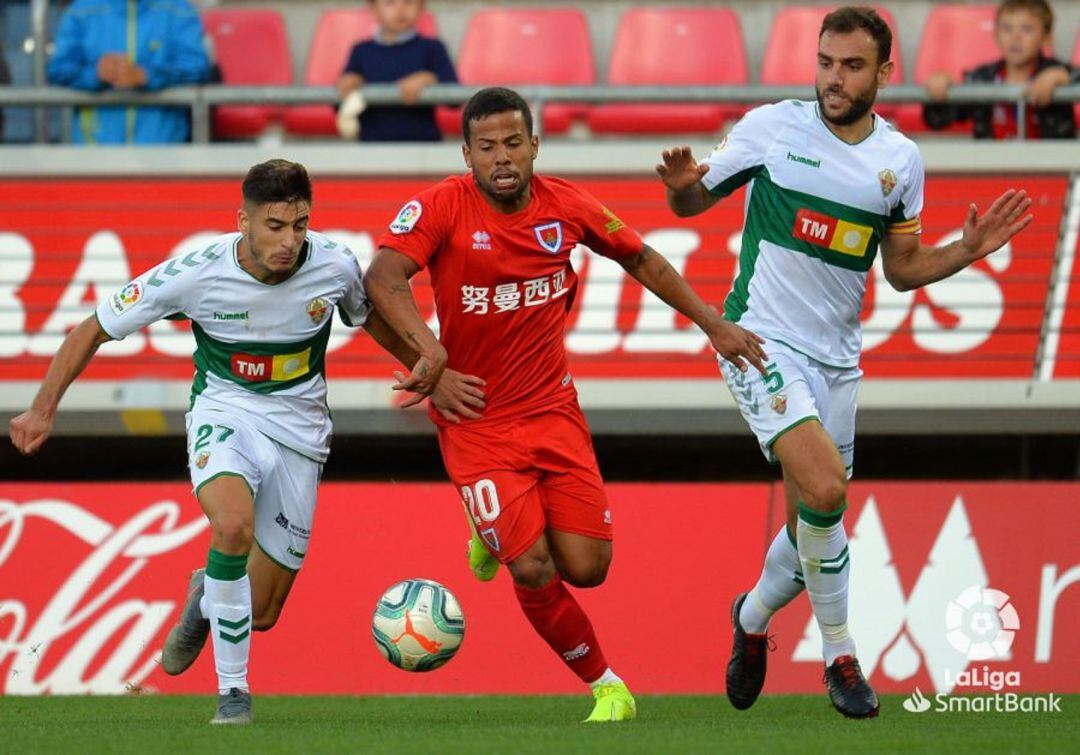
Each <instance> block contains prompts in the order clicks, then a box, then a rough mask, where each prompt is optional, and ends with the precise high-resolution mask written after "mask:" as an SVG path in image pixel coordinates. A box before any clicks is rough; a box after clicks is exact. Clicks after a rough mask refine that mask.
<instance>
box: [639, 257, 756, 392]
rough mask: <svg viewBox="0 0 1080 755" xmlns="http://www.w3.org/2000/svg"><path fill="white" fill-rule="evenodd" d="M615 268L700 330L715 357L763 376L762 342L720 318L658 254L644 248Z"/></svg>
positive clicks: (714, 309) (747, 331)
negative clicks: (747, 363)
mask: <svg viewBox="0 0 1080 755" xmlns="http://www.w3.org/2000/svg"><path fill="white" fill-rule="evenodd" d="M619 264H621V265H622V266H623V269H624V270H626V272H627V273H629V274H630V275H631V276H632V277H633V278H634V279H635V280H637V281H638V282H640V283H641V285H643V286H645V288H647V289H649V290H650V291H652V292H653V293H654V294H656V295H657V296H658V297H659V298H660V300H661V301H663V302H664V303H665V304H667V305H668V306H669V307H671V308H672V309H674V310H676V311H678V312H681V313H682V314H684V315H686V316H687V317H689V318H690V319H691V320H692V321H693V322H694V323H695V324H696V325H697V326H698V327H699V328H701V329H702V331H704V333H705V335H707V336H708V337H709V341H710V343H712V346H713V348H714V349H716V353H718V354H720V356H722V357H724V358H725V359H727V360H728V361H730V362H731V363H732V364H734V365H735V366H736V367H738V368H739V369H740V370H743V371H745V370H746V365H745V363H744V362H743V361H742V359H743V358H745V359H746V360H748V361H749V362H750V364H752V365H753V366H754V367H755V368H756V369H757V370H758V371H759V372H761V373H762V374H764V372H765V360H766V359H767V358H768V357H766V355H765V351H764V349H762V348H761V344H762V343H763V342H764V341H763V339H762V338H760V337H759V336H757V335H755V334H754V333H751V332H750V331H749V330H745V329H743V328H741V327H739V326H738V325H736V324H735V323H733V322H729V321H727V320H725V319H724V318H722V317H721V316H720V314H719V313H718V312H717V311H716V308H715V307H710V306H709V305H708V304H706V303H705V302H704V301H702V300H701V297H700V296H698V295H697V293H696V292H695V291H694V289H692V288H690V284H689V283H687V282H686V279H685V278H683V277H682V276H681V275H679V272H678V271H677V270H676V269H675V268H673V267H672V266H671V263H669V262H668V261H667V260H666V259H664V256H663V255H662V254H660V253H659V252H658V251H656V250H655V249H653V248H652V247H650V246H649V245H648V244H645V245H644V246H643V247H642V250H641V253H640V254H637V255H635V256H633V257H630V258H627V259H624V260H620V261H619Z"/></svg>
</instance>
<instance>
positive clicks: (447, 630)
mask: <svg viewBox="0 0 1080 755" xmlns="http://www.w3.org/2000/svg"><path fill="white" fill-rule="evenodd" d="M371 635H372V637H374V638H375V645H376V646H377V647H378V648H379V652H380V653H382V656H383V658H385V659H386V660H388V661H390V663H392V664H394V665H395V666H397V667H398V668H400V669H404V670H405V671H431V670H433V669H437V668H439V666H442V665H443V664H444V663H446V662H447V661H449V660H450V659H451V658H453V657H454V653H456V652H457V651H458V648H460V647H461V641H462V640H463V639H465V615H464V614H463V613H462V612H461V605H460V604H459V603H458V601H457V598H455V597H454V594H453V593H452V592H450V591H449V590H447V589H446V588H445V587H443V586H442V585H440V584H439V583H438V582H433V581H432V580H430V579H406V580H405V581H404V582H398V583H397V584H396V585H394V586H393V587H391V588H390V589H389V590H387V591H386V592H384V593H383V595H382V597H381V598H379V603H378V605H376V606H375V615H374V616H372V617H371Z"/></svg>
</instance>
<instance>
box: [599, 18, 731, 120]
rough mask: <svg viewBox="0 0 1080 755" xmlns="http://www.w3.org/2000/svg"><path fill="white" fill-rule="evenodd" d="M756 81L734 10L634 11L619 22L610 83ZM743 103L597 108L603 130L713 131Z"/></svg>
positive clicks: (605, 106) (612, 55)
mask: <svg viewBox="0 0 1080 755" xmlns="http://www.w3.org/2000/svg"><path fill="white" fill-rule="evenodd" d="M748 80H749V78H748V75H747V68H746V51H745V48H744V46H743V37H742V29H741V28H740V27H739V19H738V16H736V15H735V13H734V11H732V10H731V9H729V8H708V9H706V8H678V7H663V6H662V7H658V8H633V9H631V10H628V11H627V12H626V13H624V14H623V16H622V18H621V19H620V20H619V29H618V32H617V33H616V35H615V44H614V47H613V49H612V53H611V67H610V70H609V73H608V83H609V84H613V85H634V84H652V85H665V84H683V85H692V84H745V83H747V81H748ZM740 112H741V109H740V108H737V107H731V106H725V105H713V104H707V103H702V104H696V103H695V104H688V105H678V104H666V103H663V104H642V105H634V104H626V105H624V104H612V105H601V106H597V107H593V108H592V109H591V110H590V111H589V114H588V121H589V128H590V129H591V130H592V131H593V132H595V133H631V134H656V133H688V132H697V133H711V132H714V131H718V130H719V129H720V127H721V126H722V125H723V123H724V121H725V120H727V119H728V118H731V117H734V116H737V115H738V114H739V113H740Z"/></svg>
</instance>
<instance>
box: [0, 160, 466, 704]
mask: <svg viewBox="0 0 1080 755" xmlns="http://www.w3.org/2000/svg"><path fill="white" fill-rule="evenodd" d="M311 200H312V189H311V181H310V179H309V178H308V175H307V171H306V170H305V169H304V166H302V165H299V164H298V163H292V162H288V161H286V160H270V161H268V162H265V163H260V164H259V165H256V166H254V167H253V168H252V169H251V170H250V171H249V172H248V174H247V176H246V178H245V179H244V183H243V204H242V207H241V209H240V210H239V211H238V213H237V221H238V223H237V224H238V227H239V232H237V233H232V234H227V235H225V236H221V237H219V238H217V239H215V240H214V241H212V242H211V243H210V244H208V245H206V246H204V247H203V248H201V249H192V250H190V251H188V252H185V253H182V254H180V255H179V256H177V257H174V258H172V259H170V260H168V261H166V262H163V263H162V264H160V265H158V266H157V267H155V268H153V269H151V270H149V271H147V272H145V273H143V274H142V275H140V276H139V277H137V278H136V279H135V280H133V281H131V282H130V283H128V284H127V285H125V286H124V287H123V288H121V289H120V290H119V291H117V292H116V293H114V294H113V295H112V296H111V297H109V298H108V299H107V300H105V301H103V302H101V303H100V304H99V306H98V307H97V310H96V312H95V314H94V315H93V316H92V317H90V318H88V319H87V320H86V321H84V322H83V323H81V324H80V325H79V326H78V327H77V328H75V330H73V331H72V332H71V333H70V334H69V335H68V336H67V338H66V339H65V340H64V343H63V344H62V345H61V347H60V350H59V351H58V352H57V354H56V355H55V357H54V358H53V362H52V364H51V365H50V367H49V371H48V374H47V375H46V378H45V380H44V382H43V383H42V386H41V388H40V389H39V391H38V394H37V396H36V397H35V399H34V402H33V404H32V406H31V408H30V409H29V410H28V411H27V412H24V413H23V414H21V415H19V416H18V417H16V418H15V419H13V420H12V422H11V439H12V442H13V443H14V444H15V446H16V447H17V448H18V449H19V450H20V451H21V452H22V453H24V454H31V453H35V452H37V451H38V450H39V449H40V447H41V445H42V444H43V443H44V442H45V440H46V439H47V438H48V437H49V434H50V433H51V430H52V423H53V417H54V416H55V414H56V410H57V407H58V405H59V402H60V398H61V397H62V396H63V394H64V391H65V390H66V389H67V387H68V386H69V385H70V384H71V382H72V381H73V380H74V379H75V378H76V377H77V376H78V375H79V373H80V372H81V371H82V370H83V368H84V367H85V366H86V364H87V363H88V362H89V361H90V359H91V358H92V356H93V354H94V353H95V352H96V350H97V348H98V347H99V346H100V345H101V344H103V343H105V342H106V341H109V340H114V339H122V338H124V337H126V336H128V335H130V334H131V333H134V332H136V331H138V330H140V329H141V328H144V327H146V326H148V325H149V324H151V323H153V322H154V321H156V320H159V319H162V318H181V317H182V318H186V319H188V320H190V321H191V326H192V331H193V333H194V335H195V342H196V345H197V348H196V351H195V353H194V362H195V376H194V381H193V385H192V391H191V407H190V411H189V412H188V414H187V446H188V467H189V469H190V472H191V480H192V485H193V487H194V491H195V495H196V497H197V498H198V500H199V504H200V505H201V506H202V509H203V511H204V512H205V513H206V516H207V518H208V519H209V520H210V548H209V553H208V556H207V561H206V567H205V569H197V570H195V572H194V573H193V574H192V576H191V578H190V580H189V583H188V592H187V597H186V600H185V602H184V605H183V608H182V610H181V615H180V619H179V621H178V622H177V624H176V625H175V626H174V627H173V628H172V630H171V631H170V632H169V635H168V637H167V639H166V642H165V647H164V650H163V652H162V666H163V668H164V670H165V671H166V673H169V674H179V673H182V672H183V671H185V670H186V669H187V668H188V667H190V666H191V664H192V663H193V662H194V661H195V659H196V658H197V657H198V655H199V652H200V651H201V650H202V648H203V646H204V645H205V643H206V638H207V636H210V637H211V638H212V641H213V647H214V660H215V668H216V671H217V679H218V684H217V688H218V695H219V697H218V707H217V714H216V715H215V716H214V718H213V719H212V721H211V723H214V724H247V723H250V722H251V720H252V718H251V692H250V688H249V686H248V682H247V668H248V657H249V652H250V643H251V634H252V632H253V631H260V630H266V629H270V628H271V627H272V626H273V625H274V623H275V622H276V621H277V619H278V616H279V615H280V614H281V610H282V608H283V607H284V604H285V600H286V598H287V596H288V594H289V590H290V589H291V587H292V583H293V580H294V579H295V576H296V572H297V570H298V569H299V568H300V566H301V565H302V563H303V560H304V557H305V556H306V555H307V547H308V541H309V539H310V537H311V529H312V522H313V518H314V513H315V502H316V498H317V488H318V484H319V480H320V478H321V476H322V467H323V463H324V462H325V461H326V458H327V454H328V453H329V447H330V436H331V429H332V428H331V422H330V413H329V409H328V408H327V405H326V379H325V360H326V345H327V341H328V339H329V336H330V327H331V323H332V321H333V316H334V313H335V310H336V311H337V313H338V315H339V317H340V319H341V320H342V321H343V322H344V323H345V324H346V325H353V326H359V325H363V326H364V327H365V329H366V330H367V331H368V333H369V334H371V335H372V337H373V338H375V340H376V341H377V342H378V343H379V344H380V345H381V346H382V347H383V348H385V349H386V350H387V351H389V352H390V353H391V354H393V355H394V356H395V357H397V358H398V360H399V361H401V362H402V363H403V364H405V365H406V366H409V367H413V366H414V365H415V366H417V367H419V355H418V354H417V353H416V352H415V351H414V350H413V349H412V348H411V347H409V346H407V345H406V344H405V343H404V342H403V341H401V339H399V338H398V337H397V335H396V334H395V333H394V332H393V330H391V329H390V328H389V327H388V326H387V325H386V324H385V322H383V320H382V318H381V317H380V316H379V315H378V314H377V313H375V312H373V311H372V310H371V306H370V304H369V302H368V298H367V295H366V293H365V291H364V286H363V275H362V271H361V270H360V266H359V264H358V263H357V260H356V258H355V256H354V255H353V253H352V252H351V251H350V250H349V249H348V248H346V247H345V246H343V245H341V244H339V243H337V242H335V241H333V240H332V239H330V238H328V237H326V236H324V235H322V234H320V233H317V232H315V231H312V230H310V229H309V228H308V222H309V217H310V213H311ZM395 374H396V375H397V376H398V383H397V384H396V385H395V388H397V389H400V390H406V391H414V393H415V392H417V391H421V390H422V389H421V388H420V385H421V383H422V382H423V381H424V380H425V379H427V378H428V376H427V375H426V374H425V375H420V374H416V375H410V376H408V377H406V376H405V375H404V374H402V373H400V372H399V373H395ZM429 382H430V381H429ZM482 382H483V381H480V380H479V379H477V378H470V377H467V376H462V375H459V374H458V373H456V372H454V371H452V370H447V371H445V372H444V373H443V376H442V378H441V379H440V380H439V382H438V383H437V384H436V385H435V386H433V388H432V390H431V391H430V393H431V398H432V402H433V403H434V404H435V406H436V407H437V408H438V409H439V410H440V411H442V412H443V414H444V416H447V418H448V419H451V421H453V419H454V418H456V417H457V415H459V414H463V415H465V416H475V411H474V410H475V409H477V408H481V407H482V406H483V391H482V389H481V388H480V385H482ZM420 398H422V396H414V398H413V399H410V400H409V401H407V402H406V404H408V403H412V402H414V401H416V400H419V399H420Z"/></svg>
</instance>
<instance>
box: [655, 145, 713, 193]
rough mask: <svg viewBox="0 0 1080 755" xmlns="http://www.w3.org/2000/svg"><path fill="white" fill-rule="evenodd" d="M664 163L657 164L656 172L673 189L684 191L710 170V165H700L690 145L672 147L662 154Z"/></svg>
mask: <svg viewBox="0 0 1080 755" xmlns="http://www.w3.org/2000/svg"><path fill="white" fill-rule="evenodd" d="M660 157H661V159H663V162H662V163H658V164H657V166H656V174H657V175H658V176H660V178H661V180H663V182H664V185H665V186H667V187H668V188H669V189H671V190H672V191H683V190H684V189H688V188H690V187H691V186H693V185H694V184H696V183H697V182H698V181H700V180H701V179H702V178H703V177H704V176H705V174H706V173H708V172H709V166H708V165H698V161H697V160H695V159H694V155H693V153H691V152H690V148H689V147H685V146H683V147H672V148H671V149H665V150H664V151H663V153H662V154H661V155H660Z"/></svg>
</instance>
